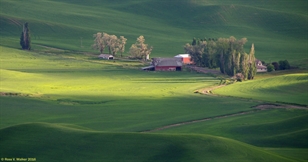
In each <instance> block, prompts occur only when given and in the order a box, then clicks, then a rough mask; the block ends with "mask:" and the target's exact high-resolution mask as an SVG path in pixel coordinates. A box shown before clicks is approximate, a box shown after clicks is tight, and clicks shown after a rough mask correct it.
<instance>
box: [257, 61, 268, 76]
mask: <svg viewBox="0 0 308 162" xmlns="http://www.w3.org/2000/svg"><path fill="white" fill-rule="evenodd" d="M256 66H257V72H258V73H260V72H267V67H266V66H264V65H262V62H261V61H260V60H258V59H256Z"/></svg>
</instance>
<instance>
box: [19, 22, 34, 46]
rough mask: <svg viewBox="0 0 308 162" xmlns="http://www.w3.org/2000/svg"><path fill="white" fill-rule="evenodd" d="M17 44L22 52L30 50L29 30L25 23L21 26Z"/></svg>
mask: <svg viewBox="0 0 308 162" xmlns="http://www.w3.org/2000/svg"><path fill="white" fill-rule="evenodd" d="M19 43H20V45H21V48H22V49H23V50H31V37H30V29H29V25H28V23H27V22H26V23H25V24H24V25H23V29H22V32H21V36H20V42H19Z"/></svg>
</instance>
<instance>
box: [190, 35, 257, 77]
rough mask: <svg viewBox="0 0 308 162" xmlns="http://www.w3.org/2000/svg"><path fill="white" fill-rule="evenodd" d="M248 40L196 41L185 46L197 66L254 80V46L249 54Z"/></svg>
mask: <svg viewBox="0 0 308 162" xmlns="http://www.w3.org/2000/svg"><path fill="white" fill-rule="evenodd" d="M246 42H247V39H246V38H242V39H240V40H237V39H236V38H235V37H233V36H231V37H230V38H219V39H208V40H207V39H196V38H194V39H193V41H192V43H191V44H189V43H187V44H186V45H185V46H184V50H185V52H186V53H189V54H190V55H191V59H192V61H193V62H194V63H195V64H196V65H197V66H202V67H208V68H218V67H219V69H220V71H221V73H224V74H227V75H230V76H234V75H236V74H237V73H242V74H243V76H244V79H253V78H254V76H255V74H256V71H257V68H256V64H255V55H254V54H255V50H254V45H253V44H252V47H251V50H250V52H249V54H247V53H246V52H245V51H244V45H245V43H246Z"/></svg>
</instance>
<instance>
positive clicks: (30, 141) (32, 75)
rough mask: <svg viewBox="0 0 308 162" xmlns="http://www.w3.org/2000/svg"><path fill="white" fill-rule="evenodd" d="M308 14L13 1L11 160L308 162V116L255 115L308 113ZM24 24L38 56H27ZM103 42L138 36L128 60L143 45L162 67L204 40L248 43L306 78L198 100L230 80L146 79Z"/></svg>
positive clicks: (264, 5)
mask: <svg viewBox="0 0 308 162" xmlns="http://www.w3.org/2000/svg"><path fill="white" fill-rule="evenodd" d="M307 7H308V4H307V2H306V1H302V0H298V1H296V2H295V1H291V0H286V1H281V2H280V1H279V3H278V2H277V1H275V0H267V1H265V0H261V1H244V0H237V1H226V0H218V1H216V0H215V1H214V0H199V1H188V0H178V1H176V2H175V1H172V0H164V1H163V0H159V1H157V0H133V1H126V0H113V1H111V0H106V1H103V2H102V1H100V0H90V1H81V0H78V1H70V0H29V1H18V0H1V2H0V8H1V9H0V92H1V96H0V116H1V117H0V158H3V157H16V158H17V157H34V158H37V161H185V162H186V161H204V160H205V161H230V160H231V161H232V160H233V161H279V162H280V161H305V160H307V157H306V154H307V147H308V141H307V133H308V132H307V128H308V125H307V123H308V122H307V110H298V109H270V110H262V111H255V110H254V109H253V107H254V106H256V105H258V104H263V103H264V102H270V103H273V102H279V103H281V102H284V103H291V104H297V105H308V102H307V98H308V94H307V86H308V82H307V81H308V75H307V72H306V70H305V69H307V61H308V60H307V56H306V55H307V51H308V46H307V40H308V39H307V29H308V27H307V9H306V8H307ZM24 22H28V23H29V26H30V30H31V36H32V37H31V38H32V47H33V49H32V50H31V51H22V50H20V45H19V38H20V34H21V30H22V25H23V23H24ZM96 32H107V33H109V34H115V35H117V36H120V35H124V36H125V37H126V38H128V43H127V46H126V53H125V54H124V56H125V57H126V56H128V54H127V51H128V49H129V47H130V45H131V44H132V43H134V42H135V40H136V38H137V37H138V36H139V35H144V36H145V39H146V43H148V44H150V45H152V46H154V50H153V53H152V54H151V57H162V56H163V57H172V56H174V55H176V54H179V53H183V52H184V51H183V45H184V44H185V43H188V42H191V40H192V38H193V37H198V38H203V37H207V38H217V37H229V36H235V37H236V38H238V39H240V38H242V37H246V38H247V39H248V43H247V44H246V49H247V52H248V50H249V48H250V45H251V43H254V44H255V47H256V57H257V58H258V59H261V60H264V61H266V62H272V61H279V60H285V59H287V60H289V62H290V63H291V66H297V67H299V68H301V69H296V70H292V71H287V72H279V71H276V72H274V73H267V74H261V75H258V76H256V80H252V81H245V82H241V83H239V82H237V83H236V84H233V85H228V86H226V87H223V88H220V89H217V90H214V93H215V94H219V96H208V95H201V94H197V93H194V92H195V91H196V90H198V89H201V88H205V87H209V86H215V85H218V83H219V82H220V80H219V79H217V78H216V77H215V76H214V75H212V74H201V73H196V72H192V71H189V70H187V69H185V68H184V70H183V71H182V72H146V71H142V70H140V68H141V67H143V66H148V64H149V63H143V62H140V61H138V60H128V59H127V58H124V59H116V60H99V59H98V58H97V55H98V54H99V53H98V51H94V50H92V49H91V48H90V46H91V44H92V42H93V38H92V35H93V34H94V33H96ZM105 52H107V51H105ZM227 96H231V97H227ZM243 112H244V113H245V112H246V114H242V115H238V116H229V117H227V118H216V119H213V120H208V121H204V122H200V123H193V124H188V125H181V126H178V127H173V128H169V129H166V130H161V131H158V132H153V133H141V132H143V131H148V130H153V129H156V128H160V127H164V126H167V125H171V124H177V123H182V122H188V121H194V120H200V119H205V118H213V117H222V116H225V115H230V114H239V113H243ZM76 155H78V156H76ZM77 157H78V159H77ZM136 157H138V159H136Z"/></svg>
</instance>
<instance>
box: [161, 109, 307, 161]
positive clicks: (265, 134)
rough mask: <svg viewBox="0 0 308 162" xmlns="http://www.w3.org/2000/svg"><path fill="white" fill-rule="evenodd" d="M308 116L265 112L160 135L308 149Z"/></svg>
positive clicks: (190, 126)
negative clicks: (199, 136)
mask: <svg viewBox="0 0 308 162" xmlns="http://www.w3.org/2000/svg"><path fill="white" fill-rule="evenodd" d="M307 116H308V111H307V110H292V109H289V110H288V109H287V110H284V109H281V110H279V109H272V110H263V111H258V112H254V113H248V114H245V115H239V116H233V117H228V118H219V119H213V120H209V121H205V122H201V123H195V124H188V125H183V126H179V127H174V128H170V129H166V130H161V131H158V133H196V134H212V135H219V136H223V137H226V138H232V139H236V140H239V141H242V142H245V143H249V144H251V145H256V146H260V147H282V148H307V146H308V141H307V131H308V130H307V127H308V125H307V123H308V118H307ZM303 157H304V156H303Z"/></svg>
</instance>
